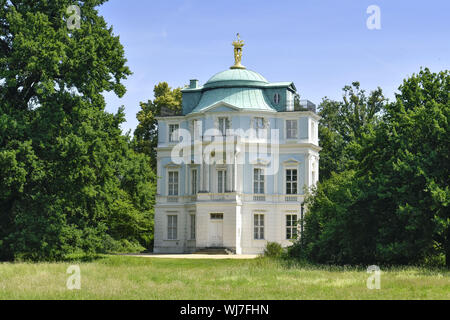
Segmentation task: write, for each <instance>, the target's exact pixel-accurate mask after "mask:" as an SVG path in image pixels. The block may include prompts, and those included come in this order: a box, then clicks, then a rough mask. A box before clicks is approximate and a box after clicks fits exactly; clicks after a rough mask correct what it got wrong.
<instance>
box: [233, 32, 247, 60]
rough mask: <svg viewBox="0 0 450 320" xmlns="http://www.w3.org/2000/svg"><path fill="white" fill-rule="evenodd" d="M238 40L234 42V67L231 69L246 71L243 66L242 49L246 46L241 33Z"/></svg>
mask: <svg viewBox="0 0 450 320" xmlns="http://www.w3.org/2000/svg"><path fill="white" fill-rule="evenodd" d="M236 36H237V40H235V41H233V46H234V66H232V67H230V69H245V67H244V66H243V65H242V64H241V61H242V47H243V46H244V45H245V43H244V40H241V37H240V35H239V33H238V34H237V35H236Z"/></svg>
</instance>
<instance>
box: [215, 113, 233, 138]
mask: <svg viewBox="0 0 450 320" xmlns="http://www.w3.org/2000/svg"><path fill="white" fill-rule="evenodd" d="M217 125H218V128H217V129H219V131H220V133H221V134H222V136H226V135H227V131H228V130H229V129H230V119H229V118H228V117H218V118H217Z"/></svg>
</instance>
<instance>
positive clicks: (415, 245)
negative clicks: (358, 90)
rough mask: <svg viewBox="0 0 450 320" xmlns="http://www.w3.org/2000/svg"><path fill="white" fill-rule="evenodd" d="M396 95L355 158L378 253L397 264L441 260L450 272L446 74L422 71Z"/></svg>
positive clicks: (449, 75) (449, 77) (449, 86)
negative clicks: (375, 223)
mask: <svg viewBox="0 0 450 320" xmlns="http://www.w3.org/2000/svg"><path fill="white" fill-rule="evenodd" d="M399 90H400V93H399V94H397V95H396V101H395V102H394V103H392V104H389V105H388V107H387V109H386V114H385V115H384V117H383V121H382V124H381V125H380V126H379V127H378V128H377V129H376V130H375V132H374V134H372V135H368V136H367V137H366V139H365V140H364V144H363V148H362V149H361V155H360V158H361V159H362V160H361V165H360V168H361V169H360V170H361V172H362V174H366V175H367V176H368V179H369V180H368V183H367V185H366V187H367V190H368V192H371V193H376V195H377V197H376V198H375V199H374V200H373V201H372V202H371V206H372V207H373V209H374V210H376V211H377V212H379V220H380V222H383V223H381V224H380V229H379V237H378V244H377V245H378V253H379V254H380V255H382V256H383V257H384V258H385V259H387V260H388V259H389V260H392V261H401V262H417V261H421V260H423V259H426V258H429V257H433V256H436V255H437V254H445V257H446V264H447V266H450V210H449V208H448V207H449V199H450V197H449V196H450V190H449V186H448V182H449V181H450V170H449V169H450V159H449V155H450V135H449V132H450V130H449V129H450V121H449V120H450V102H449V96H450V72H449V71H448V70H446V71H442V72H439V73H432V72H431V71H430V70H429V69H427V68H425V69H423V70H421V71H420V72H419V73H418V74H414V75H413V76H411V77H410V78H408V79H406V80H404V82H403V84H402V85H401V86H400V88H399Z"/></svg>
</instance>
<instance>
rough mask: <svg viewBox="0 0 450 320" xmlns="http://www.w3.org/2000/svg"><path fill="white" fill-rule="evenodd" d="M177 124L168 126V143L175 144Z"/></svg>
mask: <svg viewBox="0 0 450 320" xmlns="http://www.w3.org/2000/svg"><path fill="white" fill-rule="evenodd" d="M179 127H180V126H179V125H178V124H169V142H177V141H178V129H179Z"/></svg>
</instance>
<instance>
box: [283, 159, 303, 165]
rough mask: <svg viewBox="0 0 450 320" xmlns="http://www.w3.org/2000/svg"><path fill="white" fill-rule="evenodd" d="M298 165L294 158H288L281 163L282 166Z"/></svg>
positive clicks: (298, 162)
mask: <svg viewBox="0 0 450 320" xmlns="http://www.w3.org/2000/svg"><path fill="white" fill-rule="evenodd" d="M299 164H300V161H298V160H297V159H294V158H289V159H287V160H285V161H283V165H284V166H298V165H299Z"/></svg>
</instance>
